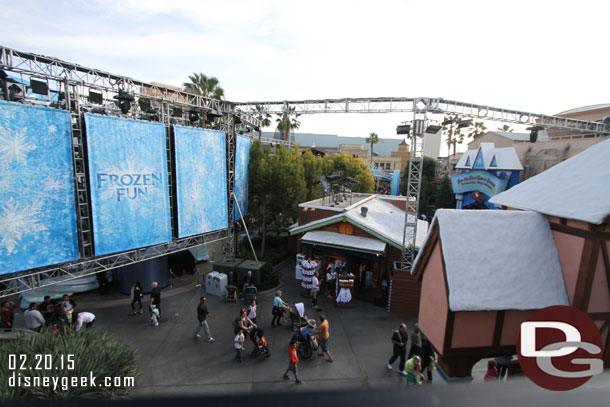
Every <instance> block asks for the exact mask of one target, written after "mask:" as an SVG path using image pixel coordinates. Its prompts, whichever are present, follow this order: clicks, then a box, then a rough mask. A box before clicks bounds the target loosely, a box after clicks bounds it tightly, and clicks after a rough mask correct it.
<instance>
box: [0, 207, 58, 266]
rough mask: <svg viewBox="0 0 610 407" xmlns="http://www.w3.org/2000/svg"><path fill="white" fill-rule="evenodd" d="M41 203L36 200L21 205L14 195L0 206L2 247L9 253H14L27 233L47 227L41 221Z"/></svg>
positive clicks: (0, 241) (0, 244)
mask: <svg viewBox="0 0 610 407" xmlns="http://www.w3.org/2000/svg"><path fill="white" fill-rule="evenodd" d="M40 212H41V211H40V203H39V202H38V201H35V202H33V203H31V204H29V205H25V206H23V207H20V206H19V204H18V203H16V202H15V200H14V199H13V197H10V198H9V199H8V200H7V201H6V203H5V204H4V205H3V206H0V237H2V240H0V247H1V246H4V248H5V249H6V251H7V253H8V254H11V253H13V251H14V250H15V246H17V244H19V242H20V241H21V239H22V238H23V236H24V235H25V234H30V233H35V232H41V231H43V230H47V227H46V226H45V225H44V224H43V223H41V222H40V219H39V216H40V214H41V213H40Z"/></svg>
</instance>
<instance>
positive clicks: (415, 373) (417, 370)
mask: <svg viewBox="0 0 610 407" xmlns="http://www.w3.org/2000/svg"><path fill="white" fill-rule="evenodd" d="M405 372H407V384H408V383H409V381H411V380H412V381H413V382H414V383H416V384H419V385H421V384H423V380H424V379H425V377H424V375H423V374H422V373H421V358H420V357H419V356H413V357H412V358H411V359H409V360H407V362H406V363H405Z"/></svg>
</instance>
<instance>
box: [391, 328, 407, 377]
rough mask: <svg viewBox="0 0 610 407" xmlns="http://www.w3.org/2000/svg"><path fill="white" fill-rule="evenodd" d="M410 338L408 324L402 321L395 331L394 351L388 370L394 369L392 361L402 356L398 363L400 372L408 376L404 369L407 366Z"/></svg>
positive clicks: (393, 336)
mask: <svg viewBox="0 0 610 407" xmlns="http://www.w3.org/2000/svg"><path fill="white" fill-rule="evenodd" d="M408 340H409V335H408V334H407V325H406V324H404V323H402V324H400V328H399V329H398V330H396V331H394V334H393V335H392V344H393V345H394V347H393V353H392V357H391V358H390V360H389V361H388V370H392V363H394V362H395V361H396V359H398V358H400V361H399V363H398V373H399V374H401V375H403V376H406V375H407V372H405V371H404V366H405V356H406V355H407V341H408Z"/></svg>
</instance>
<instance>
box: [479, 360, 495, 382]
mask: <svg viewBox="0 0 610 407" xmlns="http://www.w3.org/2000/svg"><path fill="white" fill-rule="evenodd" d="M496 366H497V363H496V361H495V360H493V359H491V360H489V361H487V373H485V377H484V378H483V380H485V381H486V382H489V381H492V380H497V379H498V368H497V367H496Z"/></svg>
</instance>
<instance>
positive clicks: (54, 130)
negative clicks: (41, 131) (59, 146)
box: [47, 124, 57, 134]
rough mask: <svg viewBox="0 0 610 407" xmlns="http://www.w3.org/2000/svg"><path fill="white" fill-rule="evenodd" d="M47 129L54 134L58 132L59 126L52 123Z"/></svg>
mask: <svg viewBox="0 0 610 407" xmlns="http://www.w3.org/2000/svg"><path fill="white" fill-rule="evenodd" d="M47 131H48V132H49V133H50V134H54V133H56V132H57V126H56V125H54V124H51V125H49V127H47Z"/></svg>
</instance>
